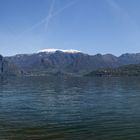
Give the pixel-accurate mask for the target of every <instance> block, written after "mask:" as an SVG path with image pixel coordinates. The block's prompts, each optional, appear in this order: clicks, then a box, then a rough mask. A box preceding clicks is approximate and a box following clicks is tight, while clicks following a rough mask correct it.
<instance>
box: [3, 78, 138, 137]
mask: <svg viewBox="0 0 140 140" xmlns="http://www.w3.org/2000/svg"><path fill="white" fill-rule="evenodd" d="M139 138H140V78H138V77H126V78H80V77H75V78H66V77H24V78H11V79H1V80H0V139H2V140H72V139H73V140H132V139H133V140H137V139H139Z"/></svg>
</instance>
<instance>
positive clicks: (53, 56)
mask: <svg viewBox="0 0 140 140" xmlns="http://www.w3.org/2000/svg"><path fill="white" fill-rule="evenodd" d="M5 59H6V60H7V61H8V62H10V63H12V64H15V65H16V66H17V67H18V68H19V69H20V70H21V71H22V72H23V73H24V74H27V75H46V74H50V73H51V74H60V73H61V74H62V73H63V74H86V73H89V72H91V71H93V70H97V69H100V68H106V67H110V68H115V67H119V66H121V65H128V64H138V63H140V54H139V53H138V54H123V55H121V56H120V57H116V56H114V55H112V54H106V55H101V54H97V55H88V54H84V53H82V52H80V51H77V50H60V49H45V50H41V51H38V52H37V53H34V54H20V55H15V56H11V57H6V58H5Z"/></svg>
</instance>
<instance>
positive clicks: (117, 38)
mask: <svg viewBox="0 0 140 140" xmlns="http://www.w3.org/2000/svg"><path fill="white" fill-rule="evenodd" d="M139 7H140V0H0V54H3V55H14V54H17V53H34V52H37V51H38V50H41V49H45V48H58V49H77V50H80V51H83V52H85V53H89V54H96V53H102V54H105V53H112V54H115V55H120V54H122V53H126V52H128V53H135V52H140V8H139Z"/></svg>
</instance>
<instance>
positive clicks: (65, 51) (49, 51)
mask: <svg viewBox="0 0 140 140" xmlns="http://www.w3.org/2000/svg"><path fill="white" fill-rule="evenodd" d="M57 51H60V52H64V53H80V51H78V50H73V49H70V50H64V49H53V48H52V49H43V50H40V51H38V53H41V52H46V53H55V52H57Z"/></svg>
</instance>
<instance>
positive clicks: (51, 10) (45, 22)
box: [22, 0, 80, 34]
mask: <svg viewBox="0 0 140 140" xmlns="http://www.w3.org/2000/svg"><path fill="white" fill-rule="evenodd" d="M79 1H80V0H73V1H72V2H70V3H68V4H67V5H65V6H64V7H62V8H60V9H59V10H58V11H56V12H53V11H54V5H55V0H52V3H51V6H50V10H49V13H48V15H47V16H46V17H45V18H43V19H42V20H41V21H39V22H38V23H36V24H34V25H33V26H31V27H30V28H29V29H27V30H25V31H24V32H23V33H22V34H24V33H27V32H29V31H32V30H34V29H36V28H37V27H39V26H41V25H42V24H45V29H46V30H48V27H49V23H50V21H51V19H52V18H54V17H55V16H57V15H59V14H61V13H62V12H64V11H65V10H66V9H68V8H69V7H71V6H73V5H75V4H76V3H78V2H79Z"/></svg>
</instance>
